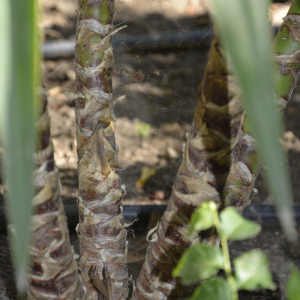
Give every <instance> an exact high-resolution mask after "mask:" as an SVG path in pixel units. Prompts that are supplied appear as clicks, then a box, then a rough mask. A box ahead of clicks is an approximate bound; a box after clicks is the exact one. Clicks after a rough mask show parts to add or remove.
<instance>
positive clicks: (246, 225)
mask: <svg viewBox="0 0 300 300" xmlns="http://www.w3.org/2000/svg"><path fill="white" fill-rule="evenodd" d="M220 219H221V231H222V234H223V235H224V236H225V237H226V239H228V240H232V241H235V240H244V239H248V238H250V237H253V236H255V235H257V234H258V233H259V232H260V230H261V226H260V225H259V224H256V223H254V222H251V221H248V220H247V219H245V218H244V217H242V216H241V215H240V214H239V213H238V212H237V211H236V210H235V209H234V208H232V207H229V208H226V209H225V210H224V211H222V212H221V215H220Z"/></svg>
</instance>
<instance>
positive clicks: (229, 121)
mask: <svg viewBox="0 0 300 300" xmlns="http://www.w3.org/2000/svg"><path fill="white" fill-rule="evenodd" d="M221 52H223V51H222V49H221V48H220V46H219V44H218V42H217V40H216V38H215V39H214V41H213V43H212V47H211V51H210V56H209V61H208V64H207V67H206V69H205V73H204V79H203V82H202V84H201V85H200V86H199V91H198V104H197V107H196V112H195V116H194V120H193V124H192V127H191V129H190V131H189V132H188V135H187V142H186V146H185V150H184V153H183V160H182V163H181V166H180V168H179V170H178V174H177V178H176V181H175V184H174V186H173V192H172V195H171V198H170V200H169V203H168V207H167V210H166V211H165V213H164V215H163V217H162V220H161V223H160V224H159V226H158V228H157V231H156V232H155V233H154V234H153V235H152V240H151V243H150V247H149V249H148V251H147V256H146V260H145V263H144V265H143V268H142V271H141V273H140V275H139V277H138V279H137V282H136V299H138V300H146V299H183V298H184V297H186V296H188V295H189V293H190V291H191V290H192V288H193V287H188V286H184V285H182V284H181V282H180V279H179V278H173V277H172V275H171V274H172V270H173V268H174V267H175V266H176V264H177V263H178V261H179V259H180V257H181V255H182V254H183V252H184V251H185V250H186V249H187V248H188V247H189V246H190V245H191V244H192V243H194V242H196V241H198V240H199V236H198V235H197V234H195V235H194V236H193V237H192V238H191V239H189V240H187V239H186V238H187V235H188V229H189V220H190V217H191V214H192V213H193V211H194V210H195V208H197V207H199V206H200V205H201V203H203V202H205V201H211V200H214V201H215V202H216V203H218V204H221V197H220V195H221V193H222V191H223V189H224V186H225V183H226V179H227V176H228V172H229V169H230V164H231V155H232V150H233V148H234V147H235V145H236V144H237V142H238V139H239V132H240V128H241V124H242V119H243V114H244V109H243V103H242V98H241V93H240V89H239V87H238V85H237V83H236V81H235V78H234V76H233V75H232V71H231V70H228V68H227V65H226V61H225V59H224V57H223V56H222V54H221Z"/></svg>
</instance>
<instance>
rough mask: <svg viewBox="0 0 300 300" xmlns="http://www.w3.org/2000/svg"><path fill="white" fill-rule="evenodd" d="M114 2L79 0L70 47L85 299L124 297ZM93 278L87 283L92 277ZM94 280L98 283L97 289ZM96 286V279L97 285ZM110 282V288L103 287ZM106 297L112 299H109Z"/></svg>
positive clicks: (80, 264) (124, 245)
mask: <svg viewBox="0 0 300 300" xmlns="http://www.w3.org/2000/svg"><path fill="white" fill-rule="evenodd" d="M113 15H114V1H112V0H79V8H78V23H77V35H76V46H75V51H76V54H75V65H74V69H75V72H76V88H77V93H76V94H73V93H69V95H68V97H69V98H70V99H76V130H77V132H76V138H77V155H78V178H79V192H78V206H79V225H78V227H77V232H78V236H79V239H80V262H79V266H80V268H81V272H82V277H83V281H84V283H85V286H86V288H87V299H98V295H99V292H100V294H101V295H102V296H103V297H105V298H106V297H111V298H112V299H114V300H117V299H126V297H127V295H128V283H127V281H128V271H127V244H126V230H125V228H124V219H123V215H122V198H123V196H124V194H125V186H124V185H121V181H120V175H119V170H118V146H117V145H116V142H115V135H114V122H115V116H114V114H113V106H114V102H113V100H112V68H113V66H114V59H113V53H112V46H111V36H112V35H113V34H114V33H115V32H117V30H115V31H113V25H112V24H113ZM92 277H93V279H92V280H91V278H92ZM95 277H96V279H97V277H98V279H101V280H102V282H103V285H102V287H99V286H98V287H97V288H96V286H97V280H95ZM100 282H101V281H100ZM107 282H110V284H106V283H107ZM109 294H111V296H109Z"/></svg>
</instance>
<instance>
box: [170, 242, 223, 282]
mask: <svg viewBox="0 0 300 300" xmlns="http://www.w3.org/2000/svg"><path fill="white" fill-rule="evenodd" d="M223 266H224V260H223V255H222V252H221V250H220V249H218V248H216V247H213V246H210V245H207V244H196V245H193V246H192V247H190V248H189V249H188V250H187V251H186V252H185V253H184V254H183V256H182V257H181V259H180V261H179V263H178V265H177V266H176V268H175V269H174V270H173V274H172V275H173V276H174V277H178V276H180V277H181V278H182V281H183V282H184V283H186V284H192V283H195V282H197V281H198V280H199V279H206V278H209V277H211V276H213V275H215V274H216V273H217V272H218V271H219V269H221V268H223Z"/></svg>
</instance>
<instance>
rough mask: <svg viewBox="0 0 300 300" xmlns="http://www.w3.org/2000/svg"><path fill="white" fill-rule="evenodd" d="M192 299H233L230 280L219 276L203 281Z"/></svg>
mask: <svg viewBox="0 0 300 300" xmlns="http://www.w3.org/2000/svg"><path fill="white" fill-rule="evenodd" d="M190 300H232V294H231V290H230V286H229V284H228V282H227V281H226V280H225V279H224V278H222V277H218V276H217V277H214V278H210V279H207V280H205V281H203V283H202V284H201V285H199V286H198V287H197V288H196V289H195V291H194V293H193V295H192V296H191V298H190Z"/></svg>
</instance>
